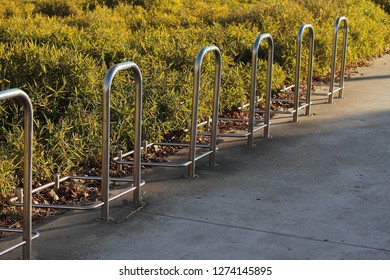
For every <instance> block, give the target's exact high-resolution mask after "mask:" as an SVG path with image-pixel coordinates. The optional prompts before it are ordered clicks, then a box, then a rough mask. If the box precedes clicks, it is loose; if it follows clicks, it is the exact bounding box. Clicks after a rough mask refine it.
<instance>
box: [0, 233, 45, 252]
mask: <svg viewBox="0 0 390 280" xmlns="http://www.w3.org/2000/svg"><path fill="white" fill-rule="evenodd" d="M0 231H3V232H17V233H23V229H20V228H18V229H15V228H0ZM31 235H32V236H31V240H34V239H37V238H38V237H39V232H38V231H35V230H33V231H32V232H31ZM25 244H26V241H24V240H22V241H20V242H19V243H17V244H14V245H12V246H10V247H8V248H6V249H4V250H2V251H0V256H2V255H4V254H6V253H8V252H11V251H12V250H14V249H17V248H19V247H20V246H23V245H25Z"/></svg>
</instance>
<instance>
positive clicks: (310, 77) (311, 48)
mask: <svg viewBox="0 0 390 280" xmlns="http://www.w3.org/2000/svg"><path fill="white" fill-rule="evenodd" d="M306 29H308V30H309V35H310V44H309V67H308V74H307V95H306V104H307V106H306V112H305V113H306V115H310V109H311V87H312V80H313V55H314V28H313V26H312V25H311V24H304V25H302V26H301V27H300V28H299V31H298V36H297V59H296V68H295V86H294V109H295V112H294V116H293V121H294V122H298V110H299V86H300V78H301V77H300V75H301V56H302V38H303V33H304V31H305V30H306Z"/></svg>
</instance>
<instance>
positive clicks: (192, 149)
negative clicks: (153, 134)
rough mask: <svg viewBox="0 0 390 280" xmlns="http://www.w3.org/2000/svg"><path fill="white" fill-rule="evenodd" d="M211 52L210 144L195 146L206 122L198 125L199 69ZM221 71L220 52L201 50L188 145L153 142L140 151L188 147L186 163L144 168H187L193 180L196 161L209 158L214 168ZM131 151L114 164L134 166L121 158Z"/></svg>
mask: <svg viewBox="0 0 390 280" xmlns="http://www.w3.org/2000/svg"><path fill="white" fill-rule="evenodd" d="M209 52H213V53H214V54H215V80H214V98H213V116H212V120H215V121H212V131H211V136H210V144H206V145H201V144H196V139H197V135H198V132H197V129H198V127H199V126H202V125H206V124H207V121H205V122H201V123H199V124H198V108H199V92H200V78H201V67H202V61H203V58H204V56H205V55H206V54H207V53H209ZM221 71H222V56H221V52H220V50H219V49H218V47H216V46H207V47H204V48H202V49H201V50H200V51H199V53H198V55H197V57H196V60H195V70H194V90H193V97H192V116H191V127H190V129H189V133H190V143H189V144H188V143H167V142H153V143H149V144H146V145H145V147H143V148H142V149H144V150H146V149H147V148H148V147H151V146H181V147H189V153H188V161H185V162H181V163H174V162H141V165H144V166H164V167H188V177H190V178H195V177H196V175H195V163H196V161H197V160H199V159H202V158H204V157H206V156H209V165H210V166H215V165H216V164H215V153H216V151H217V129H218V110H219V96H220V85H221ZM198 148H201V149H207V151H205V152H203V153H201V154H199V155H197V149H198ZM132 153H133V151H130V152H128V153H125V154H122V153H120V154H119V155H118V156H117V157H116V158H113V160H114V162H116V163H117V164H118V165H121V164H135V161H134V162H133V161H125V160H123V157H125V156H128V155H131V154H132Z"/></svg>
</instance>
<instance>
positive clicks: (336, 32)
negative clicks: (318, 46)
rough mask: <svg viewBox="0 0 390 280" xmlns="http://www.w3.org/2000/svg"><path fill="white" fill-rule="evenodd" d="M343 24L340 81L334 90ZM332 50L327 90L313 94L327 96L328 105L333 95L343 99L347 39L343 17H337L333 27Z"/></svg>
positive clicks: (331, 101)
mask: <svg viewBox="0 0 390 280" xmlns="http://www.w3.org/2000/svg"><path fill="white" fill-rule="evenodd" d="M342 22H344V32H343V46H342V57H341V67H340V81H339V85H338V87H336V88H335V83H336V81H335V80H336V68H337V41H338V35H339V30H340V25H341V23H342ZM333 28H334V33H333V48H332V61H331V75H330V82H329V89H328V91H327V92H313V93H312V94H313V95H320V96H327V97H328V101H327V102H328V103H333V99H334V94H335V93H336V92H338V97H339V98H343V90H344V76H345V64H346V57H347V39H348V22H347V18H346V17H345V16H341V17H338V18H337V19H336V21H335V23H334V25H333ZM318 85H319V86H325V85H326V84H317V85H315V86H318Z"/></svg>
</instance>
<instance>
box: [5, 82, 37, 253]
mask: <svg viewBox="0 0 390 280" xmlns="http://www.w3.org/2000/svg"><path fill="white" fill-rule="evenodd" d="M15 97H19V98H20V99H21V100H22V102H23V110H24V116H23V119H24V151H23V157H24V161H23V169H24V171H23V178H24V182H23V194H24V195H23V241H24V242H25V244H24V245H23V259H25V260H29V259H31V240H32V234H31V232H32V205H31V203H32V202H31V199H32V145H33V142H32V141H33V108H32V104H31V101H30V98H29V97H28V95H27V94H26V93H25V92H24V91H22V90H20V89H9V90H4V91H2V92H0V100H3V99H9V98H15Z"/></svg>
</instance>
